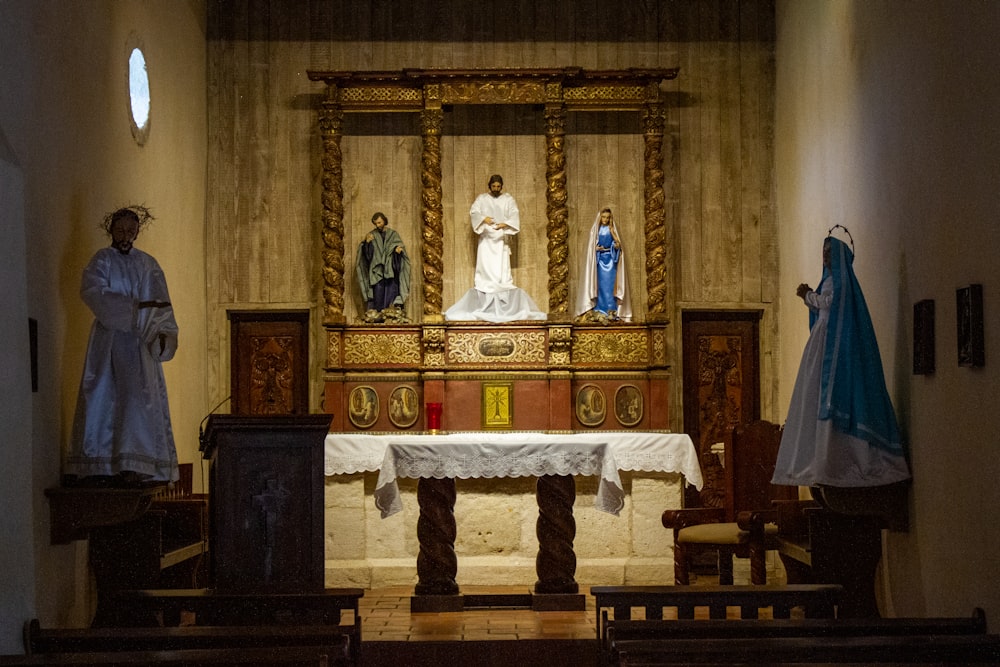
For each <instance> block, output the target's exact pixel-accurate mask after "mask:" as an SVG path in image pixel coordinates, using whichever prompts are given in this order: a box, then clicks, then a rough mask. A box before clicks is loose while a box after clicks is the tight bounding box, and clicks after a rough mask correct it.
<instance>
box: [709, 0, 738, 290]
mask: <svg viewBox="0 0 1000 667" xmlns="http://www.w3.org/2000/svg"><path fill="white" fill-rule="evenodd" d="M719 9H720V16H719V29H720V31H721V33H722V39H721V40H720V41H719V42H718V59H719V63H720V68H719V84H718V86H719V111H720V138H721V142H720V145H719V164H720V165H721V167H722V168H721V176H722V180H721V183H720V187H721V190H720V192H719V201H720V202H721V209H722V210H721V214H722V226H721V227H720V231H721V235H720V242H721V247H719V249H718V253H719V257H720V258H722V261H721V265H720V266H719V267H718V269H719V270H718V271H717V272H716V274H715V275H716V278H717V280H716V282H715V284H714V286H713V290H712V294H711V297H712V300H713V301H725V300H733V299H736V298H739V297H738V295H740V294H741V293H742V281H741V278H742V276H743V254H744V253H743V250H744V246H743V243H742V229H743V219H742V218H743V216H742V204H741V196H740V195H741V194H742V178H741V176H740V174H741V171H742V170H741V166H742V164H741V160H740V155H741V150H742V148H741V147H742V141H741V136H740V130H741V127H740V125H741V118H742V114H741V111H742V108H741V99H740V44H739V41H738V39H739V7H738V6H737V5H736V4H735V3H729V2H726V3H721V4H720V6H719Z"/></svg>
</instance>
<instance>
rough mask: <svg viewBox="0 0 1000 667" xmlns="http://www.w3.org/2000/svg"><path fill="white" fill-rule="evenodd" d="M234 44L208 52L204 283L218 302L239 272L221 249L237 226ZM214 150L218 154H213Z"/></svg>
mask: <svg viewBox="0 0 1000 667" xmlns="http://www.w3.org/2000/svg"><path fill="white" fill-rule="evenodd" d="M227 18H228V19H230V20H232V17H231V16H226V17H219V18H218V19H217V20H218V21H219V22H220V23H222V22H224V21H225V20H226V19H227ZM236 46H237V45H236V43H235V42H234V41H232V40H230V41H216V42H213V43H212V44H210V45H209V49H210V52H214V53H215V54H216V58H217V61H216V62H217V63H218V64H217V66H216V67H214V68H210V69H211V70H212V71H214V72H217V73H218V74H217V77H216V78H215V81H216V86H217V89H216V90H215V91H214V94H213V95H212V97H213V98H214V100H215V102H216V104H215V105H213V104H212V102H211V101H210V102H209V107H208V110H209V141H210V144H209V160H208V165H209V168H208V192H209V193H212V192H215V193H218V196H216V197H209V207H208V210H209V216H210V220H211V224H210V225H209V227H210V233H209V235H208V239H207V240H208V248H209V252H213V259H215V260H216V261H211V262H209V263H208V266H209V270H208V271H206V275H208V276H211V277H210V279H209V284H208V290H209V291H208V294H209V297H211V296H212V295H213V293H214V295H216V297H217V298H218V300H219V301H232V300H233V297H234V295H235V292H236V283H237V276H238V272H239V262H238V261H237V258H236V257H235V256H234V255H233V254H232V253H227V252H224V251H223V249H225V248H230V249H231V248H232V247H233V245H232V235H233V233H234V232H235V231H236V229H237V228H238V220H237V207H236V193H237V192H238V191H239V182H240V181H239V174H238V171H237V164H236V160H235V156H236V154H237V144H236V140H237V136H236V131H235V128H236V122H237V119H238V118H239V111H241V110H240V109H238V107H237V104H236V101H237V100H238V99H239V98H238V96H237V89H236V77H237V76H238V75H239V73H241V72H242V71H243V67H242V62H237V57H236V55H237V54H236ZM213 111H214V113H213ZM216 151H218V153H217V154H216V155H214V156H213V153H215V152H216ZM213 267H214V269H215V270H214V271H213V270H212V268H213ZM213 287H214V288H215V289H214V290H213Z"/></svg>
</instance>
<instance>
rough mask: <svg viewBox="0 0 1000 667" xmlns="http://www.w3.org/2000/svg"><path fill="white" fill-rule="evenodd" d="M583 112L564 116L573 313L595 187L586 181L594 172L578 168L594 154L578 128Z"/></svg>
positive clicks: (570, 292)
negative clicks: (581, 256)
mask: <svg viewBox="0 0 1000 667" xmlns="http://www.w3.org/2000/svg"><path fill="white" fill-rule="evenodd" d="M587 115H589V114H580V113H573V114H569V115H568V116H567V119H566V205H567V209H568V212H567V216H568V225H569V235H568V237H567V241H566V242H567V243H568V244H569V304H570V310H571V311H572V314H573V315H574V316H575V315H576V310H575V309H576V298H577V287H578V286H579V284H580V255H581V253H582V252H583V250H581V248H583V247H584V245H585V244H586V243H587V231H586V230H588V229H589V224H590V221H589V220H588V217H589V213H588V209H590V208H591V206H592V205H593V204H591V200H592V199H593V198H594V194H593V192H594V189H595V187H596V185H589V184H588V182H587V181H588V180H589V179H590V178H591V177H592V175H593V174H594V173H595V172H593V171H591V170H588V169H583V168H582V165H583V164H585V163H587V162H589V161H590V160H591V159H592V158H591V157H590V156H591V155H593V154H594V149H593V142H592V141H591V140H590V138H589V137H588V136H587V135H584V134H582V132H580V130H581V129H582V126H581V121H582V120H583V119H584V117H585V116H587ZM591 164H592V162H591Z"/></svg>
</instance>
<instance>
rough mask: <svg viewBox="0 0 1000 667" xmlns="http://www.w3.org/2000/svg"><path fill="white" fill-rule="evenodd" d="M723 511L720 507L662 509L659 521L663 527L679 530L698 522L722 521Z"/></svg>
mask: <svg viewBox="0 0 1000 667" xmlns="http://www.w3.org/2000/svg"><path fill="white" fill-rule="evenodd" d="M724 520H725V512H724V510H723V509H722V508H721V507H692V508H688V509H680V510H664V511H663V516H662V517H660V521H662V522H663V527H664V528H670V529H673V530H680V529H681V528H686V527H688V526H696V525H698V524H700V523H722V522H723V521H724Z"/></svg>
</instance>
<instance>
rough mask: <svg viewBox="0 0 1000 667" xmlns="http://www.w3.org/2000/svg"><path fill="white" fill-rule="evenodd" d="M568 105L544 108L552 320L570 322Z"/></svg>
mask: <svg viewBox="0 0 1000 667" xmlns="http://www.w3.org/2000/svg"><path fill="white" fill-rule="evenodd" d="M565 140H566V108H565V107H563V106H562V105H561V104H560V105H558V106H556V105H549V106H546V108H545V182H546V188H545V213H546V216H547V217H548V226H547V228H546V233H547V235H548V239H549V244H548V253H549V307H548V313H549V320H550V321H557V322H562V321H569V320H570V318H571V317H572V313H571V312H570V306H569V259H568V256H569V251H568V248H567V245H568V243H567V242H568V239H569V223H568V218H569V214H568V208H567V206H566V199H567V195H566V150H565Z"/></svg>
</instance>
